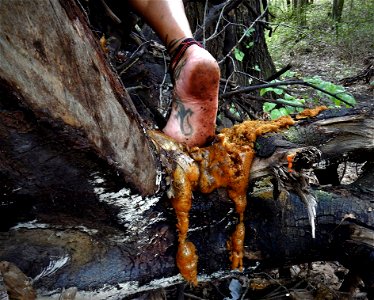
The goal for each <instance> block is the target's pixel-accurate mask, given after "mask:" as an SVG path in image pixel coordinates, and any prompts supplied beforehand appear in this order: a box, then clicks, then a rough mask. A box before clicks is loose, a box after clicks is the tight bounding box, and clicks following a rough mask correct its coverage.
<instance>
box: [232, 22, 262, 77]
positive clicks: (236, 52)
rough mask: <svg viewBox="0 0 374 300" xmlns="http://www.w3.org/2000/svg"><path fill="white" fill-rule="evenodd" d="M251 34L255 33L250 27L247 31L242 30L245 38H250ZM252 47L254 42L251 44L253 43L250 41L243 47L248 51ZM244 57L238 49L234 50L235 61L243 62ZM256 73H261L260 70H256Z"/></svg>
mask: <svg viewBox="0 0 374 300" xmlns="http://www.w3.org/2000/svg"><path fill="white" fill-rule="evenodd" d="M253 32H255V29H254V28H253V27H251V28H247V29H245V30H244V34H245V36H246V37H247V38H250V37H251V36H252V34H253ZM253 46H254V42H253V41H250V42H248V43H247V44H245V47H246V48H247V49H250V48H252V47H253ZM244 56H245V54H244V52H243V51H241V50H240V49H238V48H235V49H234V57H235V59H236V60H237V61H240V62H241V61H243V59H244ZM255 70H256V69H255ZM256 71H261V70H256Z"/></svg>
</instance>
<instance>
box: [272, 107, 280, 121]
mask: <svg viewBox="0 0 374 300" xmlns="http://www.w3.org/2000/svg"><path fill="white" fill-rule="evenodd" d="M281 116H282V113H281V112H280V110H279V109H273V110H272V111H271V112H270V118H271V119H272V120H275V119H278V118H280V117H281Z"/></svg>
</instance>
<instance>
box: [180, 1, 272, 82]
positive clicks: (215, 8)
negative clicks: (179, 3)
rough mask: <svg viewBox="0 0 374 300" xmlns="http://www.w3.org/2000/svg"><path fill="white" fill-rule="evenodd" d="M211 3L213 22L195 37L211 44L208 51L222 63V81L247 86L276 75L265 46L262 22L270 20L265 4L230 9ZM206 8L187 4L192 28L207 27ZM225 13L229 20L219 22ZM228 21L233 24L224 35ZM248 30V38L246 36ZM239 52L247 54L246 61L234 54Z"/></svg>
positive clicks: (238, 3)
mask: <svg viewBox="0 0 374 300" xmlns="http://www.w3.org/2000/svg"><path fill="white" fill-rule="evenodd" d="M208 3H209V5H208V10H207V13H206V19H207V21H211V22H208V25H206V26H203V28H198V27H197V26H195V27H194V28H193V30H194V31H195V34H194V36H195V38H196V39H198V40H203V41H204V40H207V41H206V46H207V49H208V50H209V51H210V52H211V53H212V55H213V56H214V57H216V58H217V60H218V61H219V63H220V66H221V74H222V77H224V78H230V80H234V81H236V82H237V83H238V84H241V85H247V84H248V80H249V79H250V78H253V77H254V78H259V79H265V78H268V77H269V76H270V75H272V74H274V72H275V67H274V64H273V61H272V59H271V57H270V54H269V51H268V49H267V46H266V42H265V28H266V26H265V24H264V23H263V22H261V21H263V20H267V12H265V11H264V10H265V7H261V3H262V2H261V1H260V0H234V1H231V2H230V3H229V4H228V5H226V6H225V5H223V4H224V3H222V4H216V1H208ZM204 8H205V1H187V2H186V11H187V14H188V17H189V21H190V24H193V25H197V24H206V23H205V22H204ZM234 9H235V10H234ZM222 10H223V11H224V14H223V15H222V16H223V17H224V18H225V20H224V19H223V18H222V17H221V18H218V17H219V14H220V12H221V11H222ZM217 20H218V21H217ZM227 20H229V21H230V22H231V23H232V24H231V25H229V26H227V27H226V29H225V30H224V31H222V30H223V29H224V26H225V25H227ZM235 24H236V25H235ZM250 28H251V29H250ZM248 29H249V30H248ZM246 30H247V34H244V33H245V31H246ZM219 32H221V34H219V35H215V33H219ZM222 45H223V47H222ZM235 48H236V49H238V50H240V51H241V52H242V53H243V54H244V57H243V59H242V60H238V59H237V58H235V55H234V51H233V50H234V49H235ZM230 51H231V52H230ZM228 54H229V55H228ZM228 57H231V58H232V60H230V59H229V58H228ZM233 64H234V65H233ZM234 70H235V71H236V72H234ZM245 74H248V75H245ZM255 81H256V80H255Z"/></svg>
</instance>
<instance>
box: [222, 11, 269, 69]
mask: <svg viewBox="0 0 374 300" xmlns="http://www.w3.org/2000/svg"><path fill="white" fill-rule="evenodd" d="M267 10H268V8H267V7H266V8H265V10H264V11H263V12H262V13H261V15H259V16H258V17H257V18H256V20H254V21H253V23H252V24H251V26H249V27H248V28H247V29H246V30H245V31H244V33H243V35H242V36H241V37H240V39H239V40H238V42H237V43H236V45H235V46H234V47H232V48H231V50H230V51H229V52H228V53H227V54H226V55H225V56H224V57H223V58H222V59H221V60H220V61H219V62H218V64H219V65H220V64H222V63H223V62H224V61H225V60H226V58H227V57H229V56H230V55H231V53H232V52H233V51H234V49H235V48H236V47H237V46H238V45H239V44H240V43H241V42H242V40H243V39H244V38H245V37H246V35H247V34H246V32H247V30H248V29H250V28H252V27H253V26H254V25H255V24H256V23H257V22H258V21H259V20H260V19H261V18H262V17H263V16H264V15H265V14H266V12H267Z"/></svg>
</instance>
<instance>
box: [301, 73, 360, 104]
mask: <svg viewBox="0 0 374 300" xmlns="http://www.w3.org/2000/svg"><path fill="white" fill-rule="evenodd" d="M305 81H306V82H309V83H311V84H313V85H315V86H317V87H319V88H321V89H323V90H325V91H327V92H330V93H332V94H334V95H337V96H338V97H339V98H341V99H343V100H344V101H346V102H348V103H349V104H351V105H352V106H353V105H355V104H356V100H355V98H353V96H352V95H351V94H349V93H347V92H346V91H345V88H344V87H343V86H341V85H336V84H333V83H332V82H329V81H324V80H322V79H321V78H320V77H319V76H314V77H311V78H305ZM317 94H318V95H319V96H320V98H321V99H324V98H327V99H328V100H330V101H331V102H332V103H333V104H334V106H336V107H340V106H341V105H344V103H342V101H340V100H339V99H337V98H335V97H333V96H331V95H328V94H326V93H323V92H321V91H317ZM346 106H348V105H346Z"/></svg>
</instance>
